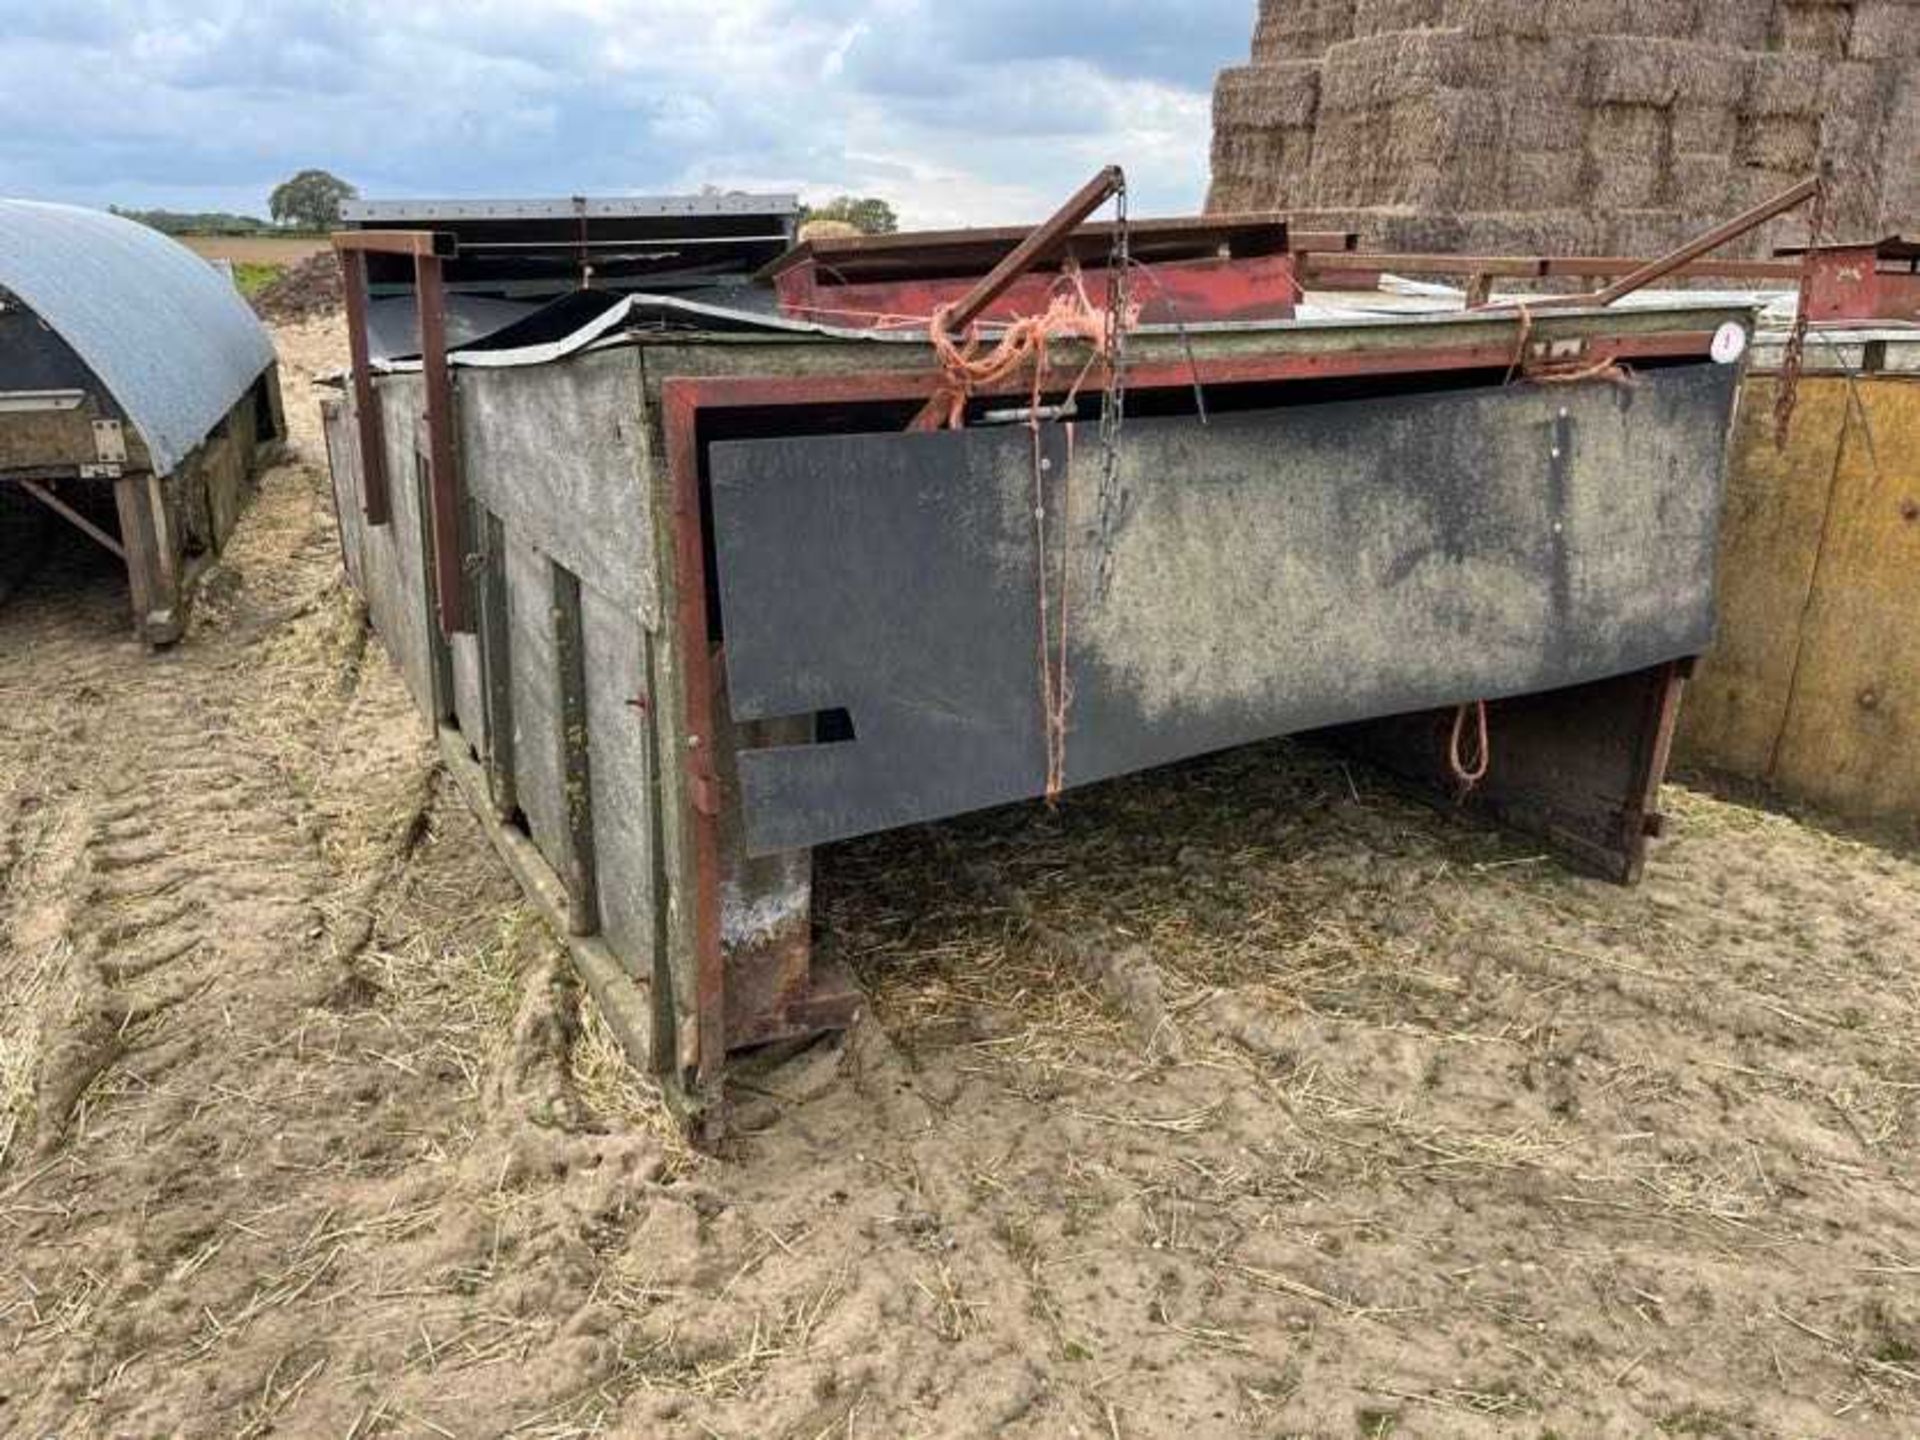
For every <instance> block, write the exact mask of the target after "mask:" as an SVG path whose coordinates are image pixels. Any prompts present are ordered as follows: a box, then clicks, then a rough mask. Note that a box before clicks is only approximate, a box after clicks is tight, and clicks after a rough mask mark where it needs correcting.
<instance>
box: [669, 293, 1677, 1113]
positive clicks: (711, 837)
mask: <svg viewBox="0 0 1920 1440" xmlns="http://www.w3.org/2000/svg"><path fill="white" fill-rule="evenodd" d="M1712 341H1713V334H1712V332H1710V331H1675V332H1669V333H1666V334H1656V335H1645V336H1634V335H1615V336H1596V337H1589V338H1588V339H1587V340H1586V342H1585V345H1586V349H1585V351H1584V352H1583V354H1584V355H1585V356H1586V357H1588V358H1591V359H1593V360H1595V361H1599V360H1634V359H1643V360H1645V359H1690V358H1700V357H1704V356H1706V355H1707V354H1708V352H1709V349H1710V346H1711V344H1712ZM1535 343H1545V342H1535ZM1514 358H1515V346H1514V344H1513V343H1512V342H1511V341H1507V342H1494V343H1484V344H1475V345H1458V346H1450V347H1445V348H1441V347H1434V348H1427V349H1422V348H1409V349H1400V350H1389V349H1382V350H1377V351H1371V352H1355V353H1344V354H1321V355H1284V354H1267V355H1251V356H1236V357H1226V358H1214V359H1198V360H1195V361H1192V362H1188V361H1185V360H1178V361H1173V360H1162V361H1150V362H1144V363H1135V364H1134V365H1132V366H1131V367H1130V369H1129V374H1128V381H1129V385H1130V388H1132V389H1133V390H1135V391H1139V390H1143V389H1167V390H1189V389H1191V388H1192V387H1193V386H1194V385H1196V384H1198V385H1201V386H1213V385H1240V384H1263V383H1279V382H1296V381H1307V380H1323V379H1330V378H1347V377H1364V376H1381V377H1385V376H1392V375H1410V374H1424V373H1432V372H1436V371H1445V372H1458V371H1465V370H1504V369H1506V368H1508V367H1509V366H1510V365H1511V364H1512V362H1513V360H1514ZM940 383H941V377H940V376H939V375H938V374H937V373H936V372H933V371H879V372H872V373H854V374H843V375H833V376H818V377H816V376H724V377H695V376H668V377H666V378H665V379H663V380H662V381H661V382H660V410H661V426H662V430H663V433H664V438H665V458H666V463H667V472H668V486H669V491H670V494H671V496H672V524H673V554H674V563H675V567H676V570H677V572H678V573H677V574H676V576H675V586H674V589H675V607H674V615H673V624H674V626H675V630H676V632H677V639H678V642H679V648H680V650H681V652H682V655H683V660H682V675H683V679H682V690H683V694H684V715H683V720H684V722H685V725H686V730H687V753H686V756H685V758H684V761H683V762H682V763H683V767H684V772H685V776H686V781H687V786H688V798H689V801H690V808H691V811H692V828H693V844H692V847H691V848H692V853H693V865H694V889H695V894H694V896H693V904H692V906H691V912H692V915H693V931H694V934H693V946H694V966H695V984H694V994H695V1000H694V1009H695V1017H696V1022H697V1035H698V1048H697V1058H696V1061H695V1064H696V1075H697V1079H698V1082H699V1083H700V1084H702V1085H711V1084H714V1083H716V1082H717V1081H718V1079H719V1076H720V1073H721V1070H722V1068H723V1067H724V1065H725V1060H726V1053H727V1044H726V1036H727V1034H728V1031H729V1029H730V1028H734V1029H739V1028H743V1027H740V1026H738V1025H736V1026H733V1027H730V1026H729V1024H728V1016H727V993H726V955H725V949H724V946H723V942H722V938H721V917H720V865H721V845H720V819H721V805H722V793H721V784H720V778H719V773H718V767H717V763H716V760H715V755H716V749H715V747H716V746H717V745H718V744H719V743H721V741H720V727H721V725H722V724H723V723H731V722H730V720H729V719H727V717H721V716H719V715H718V714H717V713H716V707H715V704H714V697H715V695H716V693H717V691H716V670H715V666H716V664H717V663H719V657H718V656H717V654H716V652H715V650H714V648H713V645H712V635H711V632H710V631H709V628H708V623H707V590H708V581H709V578H710V577H709V575H708V567H707V558H706V557H707V544H706V542H707V534H706V522H705V520H704V519H703V516H702V505H701V486H702V464H701V443H702V442H701V434H700V425H701V421H702V419H703V418H704V417H707V416H710V415H715V414H718V413H723V412H727V411H738V410H767V409H794V410H803V409H808V408H815V407H822V406H832V405H839V404H848V403H856V402H882V403H885V402H895V403H899V404H903V405H904V404H912V403H914V402H924V401H927V400H929V399H931V398H932V397H933V396H934V395H935V394H936V393H937V391H938V388H939V385H940ZM1027 389H1028V382H1025V381H1023V380H1020V379H1018V378H1015V379H1011V380H1008V381H1004V382H1002V383H1001V384H999V385H996V386H990V387H983V389H982V391H981V394H982V395H984V396H995V395H1022V394H1025V393H1027ZM1661 730H1662V733H1664V734H1670V731H1671V719H1670V717H1669V718H1667V719H1666V720H1664V721H1663V722H1662V724H1661ZM1662 743H1664V742H1662ZM1651 800H1652V797H1651V795H1649V796H1648V799H1647V803H1649V804H1650V803H1651ZM823 998H824V1001H825V1003H824V1004H823V1006H822V1008H821V1011H820V1012H819V1013H818V1014H817V1015H815V1016H813V1017H812V1019H813V1020H814V1021H815V1022H817V1025H818V1028H819V1029H822V1030H825V1029H835V1028H840V1024H839V1023H836V1020H835V1014H836V1006H837V1004H838V1002H837V1000H836V998H835V997H823ZM853 1003H855V1004H857V1002H853ZM802 1013H803V1014H804V1007H802ZM841 1023H844V1022H841Z"/></svg>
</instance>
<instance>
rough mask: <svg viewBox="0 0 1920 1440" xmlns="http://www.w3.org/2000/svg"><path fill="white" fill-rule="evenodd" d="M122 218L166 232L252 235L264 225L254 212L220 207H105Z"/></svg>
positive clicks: (168, 233) (265, 223)
mask: <svg viewBox="0 0 1920 1440" xmlns="http://www.w3.org/2000/svg"><path fill="white" fill-rule="evenodd" d="M107 208H108V210H109V211H111V212H112V213H113V214H115V215H118V216H120V217H121V218H123V219H126V220H138V221H139V222H140V223H141V224H142V225H150V226H152V227H153V228H154V229H155V230H159V231H161V232H162V233H164V234H167V235H252V234H256V233H258V232H259V231H262V230H265V229H266V228H267V222H266V221H264V220H262V219H260V218H259V216H257V215H232V214H229V213H227V212H226V211H223V210H129V209H125V208H123V207H121V206H119V205H110V206H108V207H107Z"/></svg>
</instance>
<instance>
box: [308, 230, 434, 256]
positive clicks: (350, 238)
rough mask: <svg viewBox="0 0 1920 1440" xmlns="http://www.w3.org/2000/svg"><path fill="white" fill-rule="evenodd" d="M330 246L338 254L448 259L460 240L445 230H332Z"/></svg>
mask: <svg viewBox="0 0 1920 1440" xmlns="http://www.w3.org/2000/svg"><path fill="white" fill-rule="evenodd" d="M332 241H333V248H334V249H335V250H337V251H339V252H340V253H341V254H343V255H344V254H347V253H349V252H353V253H358V254H362V255H411V256H413V257H415V258H416V259H417V258H419V257H421V256H428V257H433V258H438V259H441V260H452V259H454V258H455V257H456V256H458V255H459V253H460V242H459V241H458V239H456V238H455V237H454V235H453V234H452V232H450V231H446V230H336V231H334V232H333V235H332Z"/></svg>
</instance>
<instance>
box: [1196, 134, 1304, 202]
mask: <svg viewBox="0 0 1920 1440" xmlns="http://www.w3.org/2000/svg"><path fill="white" fill-rule="evenodd" d="M1312 160H1313V132H1312V131H1311V130H1282V129H1275V130H1241V131H1233V132H1228V131H1222V130H1215V131H1214V136H1213V187H1212V190H1211V192H1210V193H1209V197H1208V200H1207V208H1208V209H1209V210H1214V211H1221V210H1286V209H1291V208H1293V207H1294V206H1296V205H1298V204H1299V203H1300V202H1301V201H1303V200H1304V199H1306V197H1307V193H1308V185H1307V175H1308V170H1309V167H1310V165H1311V163H1312Z"/></svg>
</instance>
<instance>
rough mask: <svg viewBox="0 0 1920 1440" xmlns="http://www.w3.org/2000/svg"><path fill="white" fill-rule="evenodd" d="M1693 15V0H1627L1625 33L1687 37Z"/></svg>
mask: <svg viewBox="0 0 1920 1440" xmlns="http://www.w3.org/2000/svg"><path fill="white" fill-rule="evenodd" d="M1696 18H1697V17H1696V15H1695V6H1694V0H1628V3H1627V24H1626V33H1627V34H1629V35H1649V36H1657V37H1659V38H1661V39H1666V40H1685V39H1690V38H1691V37H1692V36H1693V34H1694V33H1695V21H1696Z"/></svg>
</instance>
